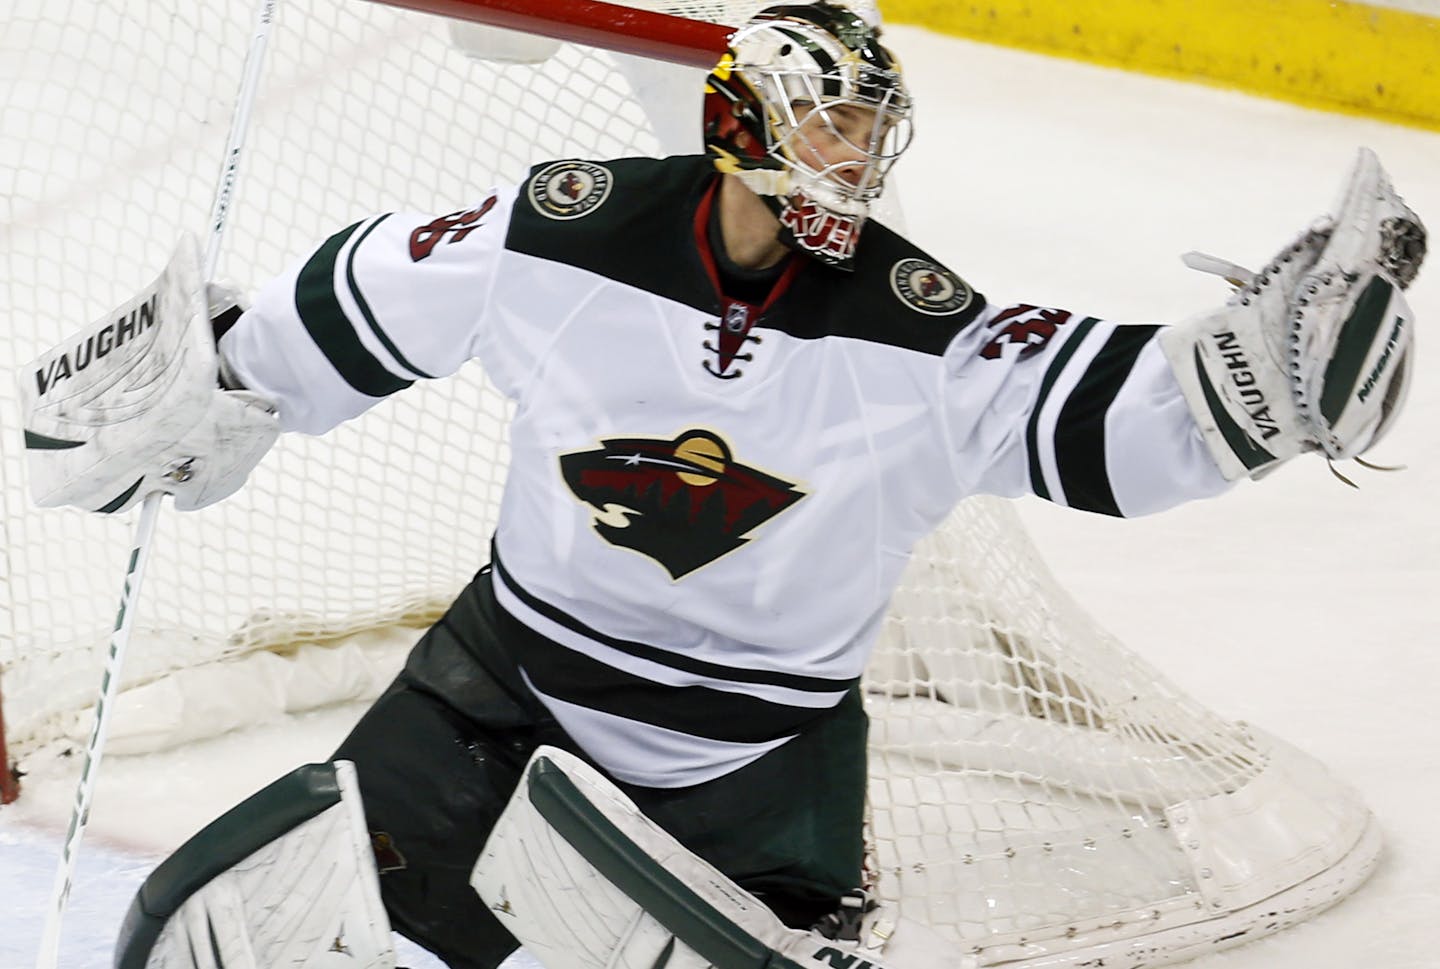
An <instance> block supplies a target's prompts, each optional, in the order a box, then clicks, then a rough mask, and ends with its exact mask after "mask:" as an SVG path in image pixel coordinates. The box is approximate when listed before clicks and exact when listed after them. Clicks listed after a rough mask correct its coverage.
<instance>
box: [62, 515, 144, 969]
mask: <svg viewBox="0 0 1440 969" xmlns="http://www.w3.org/2000/svg"><path fill="white" fill-rule="evenodd" d="M162 497H163V496H162V494H161V493H160V492H158V491H156V492H151V493H150V494H149V495H146V496H145V501H144V503H143V504H142V505H141V507H140V522H139V524H138V525H137V526H136V527H135V543H134V546H133V547H132V548H131V549H130V562H129V566H128V567H127V569H126V571H125V584H124V587H123V589H122V590H121V593H120V610H119V612H118V613H117V614H116V616H115V629H114V631H113V632H112V633H111V634H110V650H109V653H108V654H107V655H106V657H105V674H104V676H103V677H102V678H101V680H100V698H99V700H98V701H97V702H96V704H95V723H94V725H93V726H92V727H91V730H90V741H89V744H88V745H87V746H86V748H85V764H84V766H83V767H82V768H81V769H80V783H79V784H77V785H76V787H75V807H74V810H73V811H72V812H71V814H70V828H69V830H68V831H67V832H66V834H65V846H64V848H63V849H62V850H61V852H60V866H59V870H58V871H56V873H55V883H54V885H53V886H52V887H51V892H50V906H49V908H48V909H47V915H46V919H45V934H44V936H43V937H42V939H41V942H40V958H39V960H38V961H37V962H36V965H37V966H38V967H40V969H54V966H55V965H56V964H57V962H58V960H59V955H60V921H61V918H62V916H63V915H64V912H65V904H66V902H67V901H68V900H69V898H70V886H71V885H72V884H73V883H74V880H75V865H76V862H77V860H78V858H79V854H80V838H81V837H82V836H83V835H84V833H85V826H86V825H87V824H88V823H89V821H90V804H91V801H92V800H93V798H94V795H95V780H96V778H97V776H98V775H99V771H100V760H101V757H102V756H103V754H104V749H105V737H106V734H107V733H108V732H109V729H110V714H111V711H112V710H113V709H114V706H115V696H116V694H117V693H118V692H119V686H120V669H121V667H122V665H123V663H124V659H125V651H126V649H127V648H128V647H129V645H130V631H131V630H132V629H133V628H134V627H135V613H136V609H135V605H136V602H137V600H138V599H139V596H140V584H141V582H143V581H144V578H145V565H146V563H147V562H148V561H149V560H150V549H151V547H152V545H153V539H154V536H155V522H156V521H157V519H158V518H159V514H160V500H161V498H162Z"/></svg>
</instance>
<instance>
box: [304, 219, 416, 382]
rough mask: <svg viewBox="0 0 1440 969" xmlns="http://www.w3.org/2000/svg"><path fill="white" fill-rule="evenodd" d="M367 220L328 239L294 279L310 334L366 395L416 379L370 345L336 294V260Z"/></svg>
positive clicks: (329, 357)
mask: <svg viewBox="0 0 1440 969" xmlns="http://www.w3.org/2000/svg"><path fill="white" fill-rule="evenodd" d="M361 225H362V223H360V222H357V223H355V224H354V225H352V226H350V227H348V228H346V229H342V230H341V231H340V232H337V233H336V234H335V235H333V236H331V237H330V238H329V239H327V240H326V241H325V244H324V245H322V246H321V247H320V248H319V249H318V250H316V252H315V255H314V256H312V257H311V258H310V261H309V262H307V263H306V264H305V266H304V268H302V269H301V270H300V276H299V278H298V279H297V280H296V281H295V309H296V311H297V312H298V313H299V315H300V322H301V323H302V324H304V326H305V331H306V332H307V333H309V334H310V339H311V340H314V341H315V345H316V346H317V347H319V348H320V352H321V353H323V354H325V359H327V360H329V361H330V365H331V366H332V367H334V368H335V372H336V373H338V374H339V375H340V376H341V377H342V378H344V380H345V382H346V383H347V384H349V385H350V386H351V387H353V388H354V389H355V390H357V391H359V392H360V393H362V394H364V395H365V396H367V397H386V396H388V395H390V394H393V393H395V392H396V391H397V390H404V389H405V388H406V387H408V386H410V385H411V384H412V383H414V381H413V380H405V379H403V378H401V377H397V376H395V375H394V374H393V373H391V372H390V371H389V370H387V369H386V368H385V367H384V365H382V364H381V363H380V361H379V360H377V359H375V355H374V354H373V353H371V352H370V351H369V350H367V349H365V345H364V344H363V343H361V342H360V337H359V336H358V335H356V333H355V328H354V327H353V326H352V325H351V323H350V320H349V318H348V317H347V316H346V315H345V310H344V309H343V308H342V307H341V306H340V301H339V300H338V299H336V298H335V285H334V281H335V262H336V260H337V259H338V258H339V255H340V250H341V249H343V248H344V247H345V243H346V242H348V241H349V240H350V237H351V236H353V235H354V234H355V232H356V230H357V229H359V228H360V226H361Z"/></svg>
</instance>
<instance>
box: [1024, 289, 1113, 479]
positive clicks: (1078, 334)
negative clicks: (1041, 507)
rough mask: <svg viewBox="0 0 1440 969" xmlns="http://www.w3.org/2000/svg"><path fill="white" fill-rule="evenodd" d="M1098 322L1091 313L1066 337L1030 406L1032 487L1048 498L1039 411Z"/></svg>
mask: <svg viewBox="0 0 1440 969" xmlns="http://www.w3.org/2000/svg"><path fill="white" fill-rule="evenodd" d="M1099 322H1100V321H1099V320H1097V319H1096V318H1095V317H1093V316H1088V317H1086V318H1085V319H1083V320H1081V321H1080V324H1079V325H1078V326H1076V327H1075V332H1074V333H1072V334H1071V335H1070V339H1068V340H1066V341H1065V345H1064V346H1062V347H1061V348H1060V352H1059V353H1057V354H1056V355H1055V359H1054V360H1053V361H1051V363H1050V369H1049V370H1047V371H1045V376H1044V378H1043V379H1042V380H1041V381H1040V393H1039V395H1038V396H1037V397H1036V400H1035V406H1034V407H1033V408H1031V410H1030V421H1029V423H1028V424H1027V425H1026V427H1025V450H1026V452H1027V453H1028V454H1029V456H1030V490H1031V491H1033V492H1034V493H1035V494H1036V495H1037V496H1039V497H1041V498H1044V499H1045V500H1046V501H1053V500H1054V499H1053V498H1052V496H1051V493H1050V486H1049V485H1047V484H1046V483H1045V468H1044V465H1042V464H1041V462H1040V446H1041V442H1040V414H1041V412H1042V411H1044V409H1045V404H1046V403H1047V402H1048V401H1049V399H1050V392H1051V391H1052V390H1054V389H1055V382H1056V381H1057V380H1059V379H1060V375H1061V374H1062V373H1064V372H1065V367H1066V365H1067V364H1069V362H1070V358H1071V357H1073V356H1074V355H1075V351H1076V349H1078V348H1079V346H1080V344H1082V343H1084V342H1085V338H1086V337H1087V336H1089V335H1090V331H1091V330H1092V329H1094V328H1095V324H1097V323H1099ZM1047 443H1048V442H1047Z"/></svg>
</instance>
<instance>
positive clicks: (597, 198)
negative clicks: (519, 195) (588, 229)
mask: <svg viewBox="0 0 1440 969" xmlns="http://www.w3.org/2000/svg"><path fill="white" fill-rule="evenodd" d="M613 181H614V179H613V178H612V177H611V175H610V170H609V169H607V168H605V167H603V166H601V165H596V164H594V163H592V162H584V161H562V162H555V163H554V164H553V165H546V166H545V167H544V168H542V169H541V170H540V171H538V172H536V173H535V177H534V178H532V179H530V189H529V195H530V204H531V205H533V206H534V207H535V211H537V212H539V213H540V214H541V215H543V216H545V217H546V218H548V219H559V220H561V221H566V220H569V219H578V218H581V217H582V216H586V215H589V214H590V213H591V212H594V211H595V210H596V209H598V208H599V207H600V206H601V205H603V204H604V202H605V200H606V199H607V198H609V197H610V186H611V184H612V183H613Z"/></svg>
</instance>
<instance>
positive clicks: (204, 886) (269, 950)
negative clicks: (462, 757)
mask: <svg viewBox="0 0 1440 969" xmlns="http://www.w3.org/2000/svg"><path fill="white" fill-rule="evenodd" d="M275 966H291V967H295V969H332V967H339V966H345V967H348V969H394V966H395V953H394V949H393V947H392V945H391V936H390V923H389V921H388V919H387V918H386V917H385V910H384V908H383V906H382V905H381V902H380V886H379V879H378V876H377V875H376V872H375V858H374V854H373V853H372V850H371V847H370V836H369V834H368V833H367V831H366V828H365V817H364V813H363V810H362V809H361V806H360V792H359V789H358V787H357V784H356V780H355V768H354V766H353V765H351V764H350V763H348V762H347V761H337V762H335V763H333V764H310V765H308V766H306V767H302V768H300V769H298V770H296V771H294V772H292V773H290V774H287V775H286V776H285V777H282V778H281V779H280V780H278V781H276V782H275V783H273V784H271V785H270V786H269V787H266V788H265V789H263V790H262V791H260V792H259V793H257V794H255V795H254V796H252V797H250V798H249V799H247V800H245V801H244V802H242V803H241V804H239V805H238V806H237V807H235V808H233V809H232V810H230V811H229V812H227V813H226V814H224V815H222V816H221V817H220V818H219V819H217V820H216V821H214V822H213V823H211V824H210V825H208V826H206V827H205V828H204V829H203V830H202V831H200V833H199V834H197V835H195V837H193V838H191V839H190V840H189V841H187V842H186V843H185V844H184V845H182V846H181V847H180V848H179V849H178V850H177V851H176V852H175V853H174V854H173V855H171V856H170V857H169V858H168V859H166V860H165V862H164V863H162V864H161V865H160V866H159V867H158V868H156V869H155V871H154V872H152V873H151V875H150V877H149V878H147V879H146V880H145V884H144V885H142V886H141V888H140V891H139V893H138V894H137V895H136V896H135V900H134V902H133V903H132V904H131V906H130V911H129V913H128V914H127V915H126V917H125V922H124V924H123V926H122V928H121V931H120V937H119V939H118V941H117V942H116V947H115V969H273V967H275Z"/></svg>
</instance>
